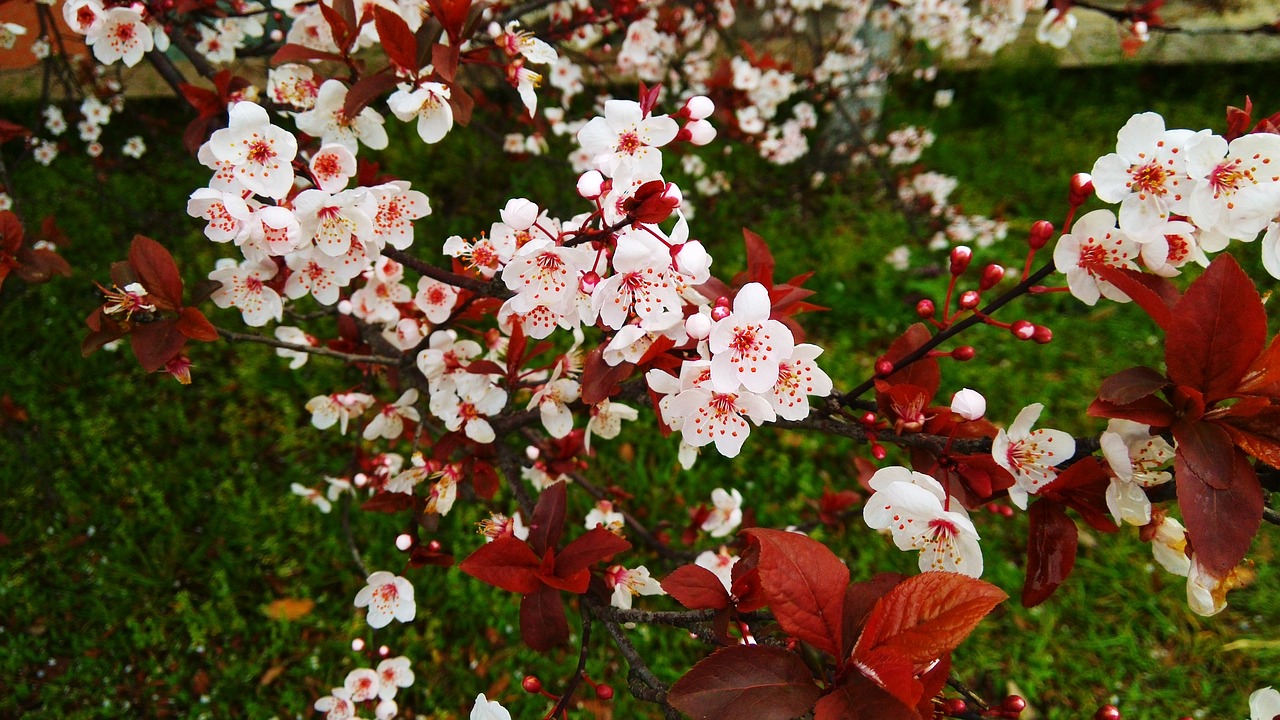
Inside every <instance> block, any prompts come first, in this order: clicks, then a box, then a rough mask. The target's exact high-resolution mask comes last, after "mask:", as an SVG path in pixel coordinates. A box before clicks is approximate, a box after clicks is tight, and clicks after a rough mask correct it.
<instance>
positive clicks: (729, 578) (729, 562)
mask: <svg viewBox="0 0 1280 720" xmlns="http://www.w3.org/2000/svg"><path fill="white" fill-rule="evenodd" d="M737 562H738V558H737V556H735V555H730V554H729V549H728V548H726V547H724V546H723V545H722V546H720V550H719V551H716V552H713V551H711V550H704V551H703V552H702V553H700V554H699V555H698V557H697V558H695V559H694V561H693V564H694V565H697V566H698V567H702V568H706V569H707V570H710V571H711V572H712V574H714V575H715V576H716V577H717V578H719V580H720V583H721V584H722V585H724V591H725V592H733V566H734V565H735V564H736V563H737Z"/></svg>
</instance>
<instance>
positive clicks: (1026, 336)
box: [1009, 320, 1036, 340]
mask: <svg viewBox="0 0 1280 720" xmlns="http://www.w3.org/2000/svg"><path fill="white" fill-rule="evenodd" d="M1009 332H1011V333H1013V336H1014V337H1016V338H1018V339H1019V340H1030V339H1031V338H1032V336H1034V335H1035V333H1036V326H1035V325H1032V324H1031V321H1030V320H1015V321H1014V323H1013V324H1012V325H1010V326H1009Z"/></svg>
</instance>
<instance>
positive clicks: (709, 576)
mask: <svg viewBox="0 0 1280 720" xmlns="http://www.w3.org/2000/svg"><path fill="white" fill-rule="evenodd" d="M662 589H663V590H665V591H666V593H667V594H668V595H670V596H671V597H672V598H674V599H675V601H676V602H678V603H680V604H681V605H683V606H685V607H686V608H689V609H690V610H720V609H722V608H727V607H729V602H730V600H731V598H730V597H729V591H728V590H725V588H724V583H722V582H720V578H718V577H716V574H715V573H713V572H711V571H710V570H708V569H706V568H704V567H702V566H701V565H684V566H682V567H678V568H676V570H675V572H673V573H671V574H670V575H668V576H667V577H666V579H665V580H663V581H662Z"/></svg>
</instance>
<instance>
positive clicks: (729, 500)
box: [702, 488, 742, 538]
mask: <svg viewBox="0 0 1280 720" xmlns="http://www.w3.org/2000/svg"><path fill="white" fill-rule="evenodd" d="M711 504H712V505H714V506H715V508H714V509H713V510H712V511H711V514H710V515H709V516H708V517H707V519H706V520H704V521H702V530H703V532H709V533H711V537H715V538H720V537H724V536H726V535H728V534H729V533H731V532H733V531H734V530H736V529H737V527H738V526H739V525H741V524H742V493H740V492H738V491H737V490H732V489H731V490H729V491H728V492H726V491H725V490H724V488H716V489H715V490H712V491H711Z"/></svg>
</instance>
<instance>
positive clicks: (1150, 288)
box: [1094, 264, 1179, 332]
mask: <svg viewBox="0 0 1280 720" xmlns="http://www.w3.org/2000/svg"><path fill="white" fill-rule="evenodd" d="M1094 269H1095V270H1096V271H1097V272H1098V274H1099V275H1101V276H1102V279H1103V280H1106V281H1107V282H1109V283H1111V284H1112V285H1115V286H1116V287H1118V288H1120V290H1121V291H1122V292H1124V294H1125V295H1128V296H1129V298H1130V299H1132V300H1133V301H1134V302H1135V303H1137V305H1138V307H1141V308H1142V309H1143V310H1145V311H1147V314H1148V315H1150V316H1151V319H1152V320H1155V321H1156V325H1159V326H1160V329H1161V330H1164V331H1165V332H1168V331H1169V327H1170V325H1171V324H1172V323H1173V307H1174V305H1177V304H1178V300H1179V297H1178V288H1176V287H1174V285H1173V283H1171V282H1169V279H1168V278H1163V277H1160V276H1159V275H1152V274H1151V273H1144V272H1138V271H1137V270H1130V269H1128V268H1115V267H1111V266H1109V265H1102V264H1099V265H1098V266H1097V267H1096V268H1094Z"/></svg>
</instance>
